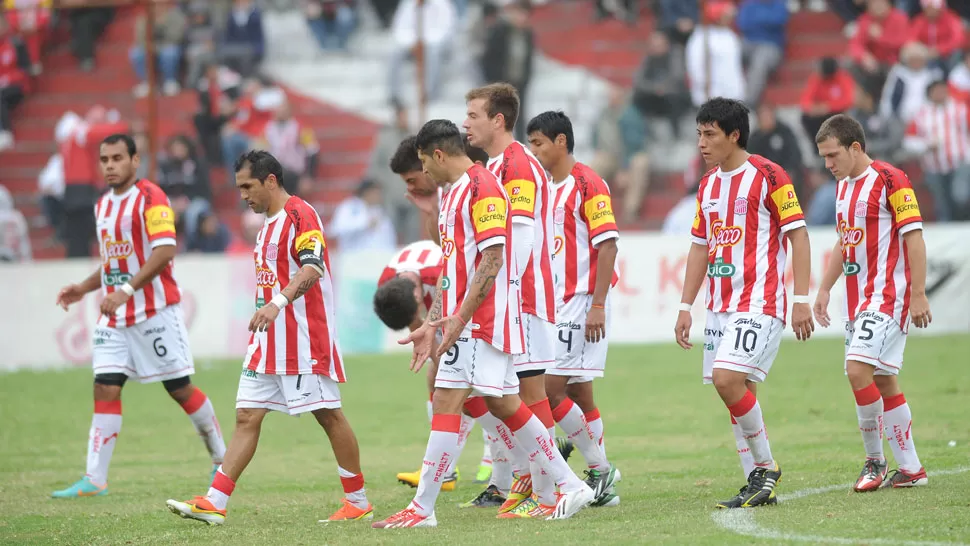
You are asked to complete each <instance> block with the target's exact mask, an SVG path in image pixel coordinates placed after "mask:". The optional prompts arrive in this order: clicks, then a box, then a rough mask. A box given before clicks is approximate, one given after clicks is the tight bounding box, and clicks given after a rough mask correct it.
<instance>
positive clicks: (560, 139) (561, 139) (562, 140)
mask: <svg viewBox="0 0 970 546" xmlns="http://www.w3.org/2000/svg"><path fill="white" fill-rule="evenodd" d="M555 144H556V146H562V147H563V148H565V147H566V135H564V134H562V133H559V134H558V135H556V140H555Z"/></svg>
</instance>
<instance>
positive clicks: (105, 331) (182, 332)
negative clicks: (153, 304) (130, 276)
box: [91, 304, 195, 383]
mask: <svg viewBox="0 0 970 546" xmlns="http://www.w3.org/2000/svg"><path fill="white" fill-rule="evenodd" d="M93 344H94V346H93V347H92V350H91V363H92V365H93V367H94V375H98V374H104V373H123V374H125V375H127V376H128V377H129V378H131V379H134V380H136V381H138V382H140V383H154V382H156V381H168V380H169V379H178V378H180V377H185V376H187V375H192V374H194V373H195V363H194V361H193V360H192V351H191V350H189V332H188V330H186V328H185V320H184V319H183V317H182V307H181V306H180V305H179V304H175V305H169V306H168V307H165V308H163V309H162V310H160V311H159V312H158V313H156V314H155V316H153V317H151V318H149V319H148V320H145V321H143V322H139V323H138V324H135V325H134V326H129V327H127V328H109V327H107V326H95V327H94V339H93Z"/></svg>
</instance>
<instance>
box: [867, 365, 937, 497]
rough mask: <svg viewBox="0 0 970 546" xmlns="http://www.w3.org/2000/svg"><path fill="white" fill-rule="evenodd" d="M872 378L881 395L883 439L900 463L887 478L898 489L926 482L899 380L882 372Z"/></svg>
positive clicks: (908, 410) (909, 411)
mask: <svg viewBox="0 0 970 546" xmlns="http://www.w3.org/2000/svg"><path fill="white" fill-rule="evenodd" d="M875 380H876V386H877V387H879V392H881V393H882V398H883V411H884V414H883V425H884V426H885V431H886V439H887V440H888V441H889V447H890V448H891V449H892V451H893V457H894V458H895V459H896V464H897V465H898V466H899V469H898V470H896V471H895V472H893V473H891V474H890V475H889V477H888V478H887V481H888V483H889V485H891V486H892V487H897V488H898V487H914V486H920V485H926V484H927V483H929V480H928V478H927V476H926V470H925V469H924V468H923V464H922V463H921V462H920V459H919V455H918V454H917V453H916V441H915V440H914V437H913V413H912V411H911V410H910V409H909V403H908V402H906V397H905V396H904V395H903V391H901V390H900V388H899V382H898V381H897V380H896V376H894V375H881V374H879V373H878V372H877V373H876V376H875Z"/></svg>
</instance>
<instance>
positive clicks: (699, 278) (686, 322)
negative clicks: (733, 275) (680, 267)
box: [674, 243, 707, 349]
mask: <svg viewBox="0 0 970 546" xmlns="http://www.w3.org/2000/svg"><path fill="white" fill-rule="evenodd" d="M706 271H707V246H705V245H699V244H697V243H692V244H691V245H690V251H688V253H687V273H686V274H685V275H684V291H683V292H682V293H681V296H680V302H681V303H680V305H681V309H680V312H679V313H677V324H676V325H674V336H675V337H676V338H677V345H680V346H681V347H683V348H684V349H690V348H692V347H693V346H694V345H693V344H692V343H691V342H690V341H689V340H690V326H691V323H692V320H691V316H690V306H691V305H693V304H694V300H695V299H697V293H698V292H699V291H700V289H701V284H703V283H704V273H705V272H706Z"/></svg>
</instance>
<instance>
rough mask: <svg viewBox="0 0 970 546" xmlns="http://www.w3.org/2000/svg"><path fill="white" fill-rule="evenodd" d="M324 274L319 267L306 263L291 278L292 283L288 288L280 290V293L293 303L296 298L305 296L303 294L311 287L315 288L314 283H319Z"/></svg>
mask: <svg viewBox="0 0 970 546" xmlns="http://www.w3.org/2000/svg"><path fill="white" fill-rule="evenodd" d="M322 276H323V274H322V273H321V271H320V268H319V267H317V266H313V265H305V266H303V267H301V268H300V270H299V271H297V272H296V275H294V276H293V279H291V280H290V284H288V285H286V288H284V289H283V290H282V291H280V293H281V294H283V295H284V296H285V297H286V299H287V300H288V301H289V302H290V303H292V302H293V301H294V300H297V299H299V298H300V297H302V296H303V294H306V293H307V292H308V291H309V290H310V289H311V288H313V285H315V284H317V282H319V281H320V277H322Z"/></svg>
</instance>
